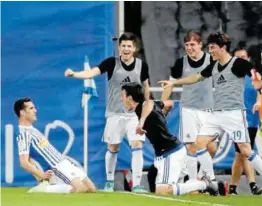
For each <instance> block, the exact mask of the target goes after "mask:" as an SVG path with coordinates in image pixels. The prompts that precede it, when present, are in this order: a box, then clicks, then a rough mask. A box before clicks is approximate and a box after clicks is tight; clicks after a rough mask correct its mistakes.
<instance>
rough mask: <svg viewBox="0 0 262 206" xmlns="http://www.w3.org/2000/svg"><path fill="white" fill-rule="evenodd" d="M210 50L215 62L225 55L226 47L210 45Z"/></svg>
mask: <svg viewBox="0 0 262 206" xmlns="http://www.w3.org/2000/svg"><path fill="white" fill-rule="evenodd" d="M208 50H209V53H210V55H211V56H212V59H213V60H214V61H216V60H219V59H220V58H221V56H222V55H223V53H224V52H223V51H224V50H225V48H224V47H219V46H218V45H217V44H209V45H208Z"/></svg>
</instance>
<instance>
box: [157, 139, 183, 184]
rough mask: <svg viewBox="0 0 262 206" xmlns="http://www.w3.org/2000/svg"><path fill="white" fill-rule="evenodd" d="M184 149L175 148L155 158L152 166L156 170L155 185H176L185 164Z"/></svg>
mask: <svg viewBox="0 0 262 206" xmlns="http://www.w3.org/2000/svg"><path fill="white" fill-rule="evenodd" d="M185 157H186V148H185V146H184V145H182V144H181V145H180V146H178V147H177V148H175V149H173V150H171V151H169V152H167V153H166V154H163V155H162V156H159V157H156V158H155V160H154V166H155V167H156V169H157V177H156V185H167V184H168V185H172V184H176V183H177V182H178V181H179V179H180V178H181V176H183V172H182V171H183V170H184V169H185V167H186V163H185Z"/></svg>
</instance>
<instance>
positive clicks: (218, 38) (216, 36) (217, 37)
mask: <svg viewBox="0 0 262 206" xmlns="http://www.w3.org/2000/svg"><path fill="white" fill-rule="evenodd" d="M207 43H208V44H212V43H214V44H217V45H218V46H219V47H223V46H226V50H227V52H230V46H231V40H230V37H229V35H228V34H225V33H223V32H215V33H212V34H210V35H209V36H208V38H207Z"/></svg>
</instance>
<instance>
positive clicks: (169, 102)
mask: <svg viewBox="0 0 262 206" xmlns="http://www.w3.org/2000/svg"><path fill="white" fill-rule="evenodd" d="M163 104H164V107H163V109H162V111H163V113H164V115H167V114H168V112H169V111H170V110H171V109H172V108H173V106H174V101H172V100H166V101H163Z"/></svg>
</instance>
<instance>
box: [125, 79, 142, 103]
mask: <svg viewBox="0 0 262 206" xmlns="http://www.w3.org/2000/svg"><path fill="white" fill-rule="evenodd" d="M122 90H125V91H126V95H127V96H131V97H132V98H133V100H134V101H135V102H143V101H144V100H145V96H144V89H143V87H142V86H141V85H140V84H138V83H135V82H131V83H127V84H125V85H123V86H122Z"/></svg>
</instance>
